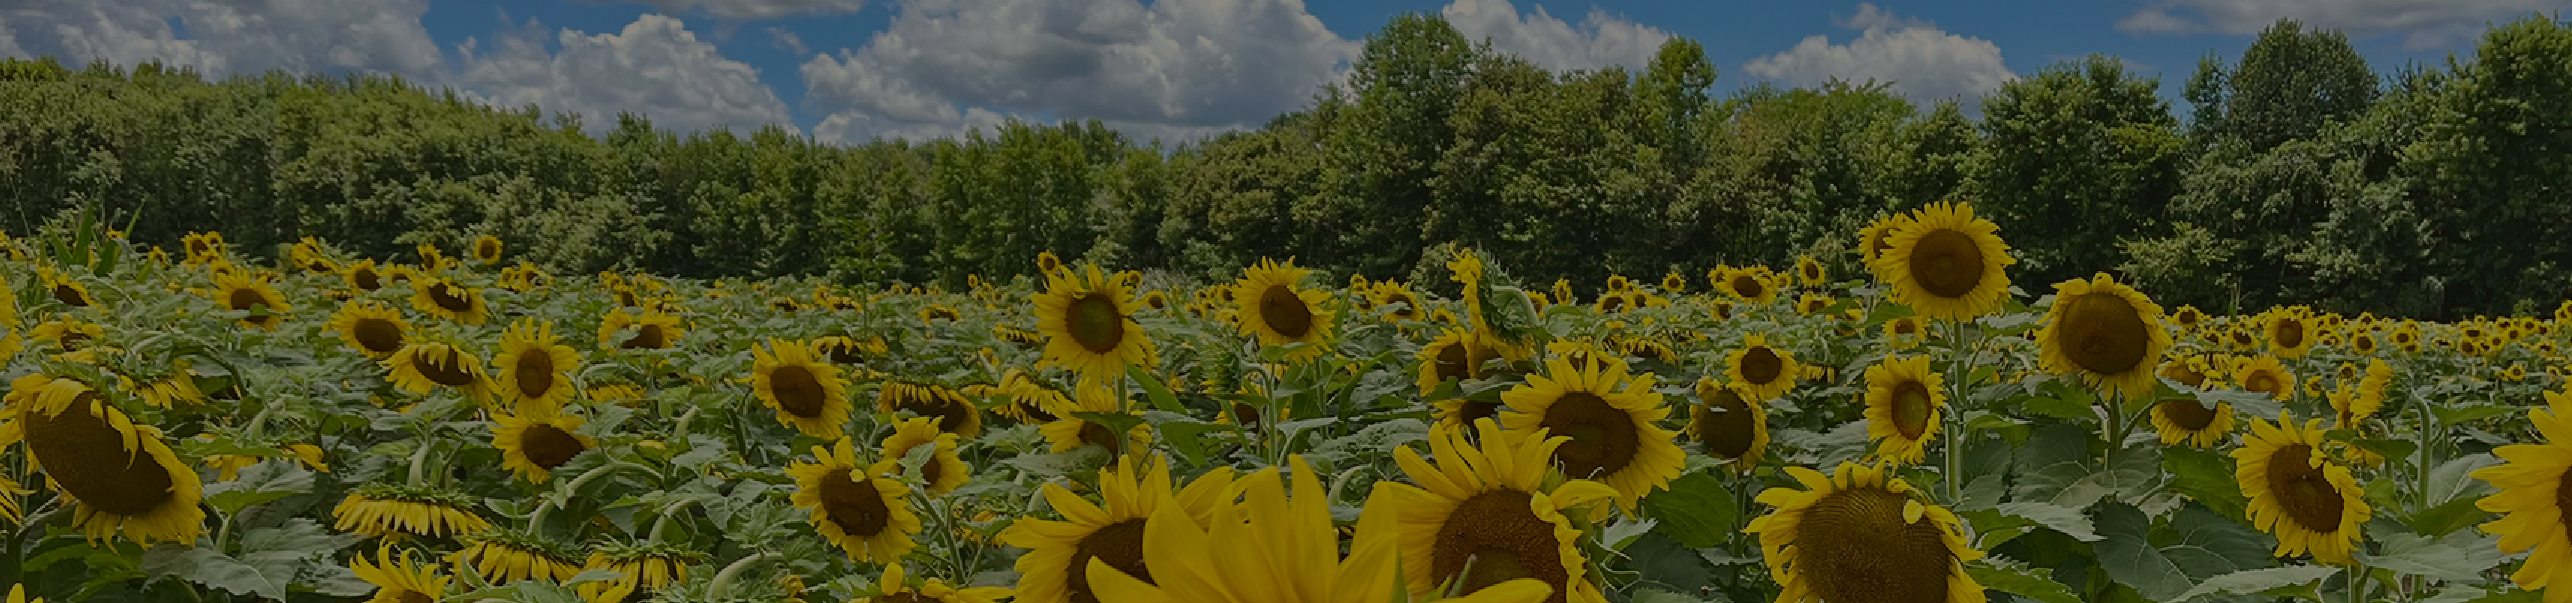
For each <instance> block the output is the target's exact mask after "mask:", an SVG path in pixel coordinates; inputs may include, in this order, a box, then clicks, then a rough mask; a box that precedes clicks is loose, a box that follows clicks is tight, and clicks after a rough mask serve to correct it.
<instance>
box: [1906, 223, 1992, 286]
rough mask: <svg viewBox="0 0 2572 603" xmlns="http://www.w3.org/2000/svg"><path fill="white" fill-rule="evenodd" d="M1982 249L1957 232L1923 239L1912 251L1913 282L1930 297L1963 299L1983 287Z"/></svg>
mask: <svg viewBox="0 0 2572 603" xmlns="http://www.w3.org/2000/svg"><path fill="white" fill-rule="evenodd" d="M1983 261H1984V260H1983V248H1982V246H1981V245H1976V244H1974V238H1973V237H1972V236H1970V235H1967V234H1965V233H1963V232H1959V231H1956V230H1954V229H1944V228H1942V229H1938V230H1934V231H1930V232H1929V234H1925V235H1921V236H1920V242H1918V243H1915V244H1913V246H1912V248H1911V280H1912V281H1913V282H1917V283H1920V288H1921V289H1922V290H1925V291H1928V292H1929V294H1930V295H1935V296H1938V297H1945V298H1957V297H1964V296H1965V294H1967V293H1972V292H1973V291H1974V287H1975V286H1978V285H1981V284H1982V283H1983V271H1984V270H1985V269H1986V266H1984V265H1983Z"/></svg>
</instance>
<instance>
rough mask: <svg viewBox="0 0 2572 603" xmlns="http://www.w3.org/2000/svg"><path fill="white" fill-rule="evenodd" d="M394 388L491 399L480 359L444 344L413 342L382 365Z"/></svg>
mask: <svg viewBox="0 0 2572 603" xmlns="http://www.w3.org/2000/svg"><path fill="white" fill-rule="evenodd" d="M381 363H382V364H383V365H384V369H385V370H386V371H390V374H389V375H387V376H386V379H387V380H389V381H392V382H393V386H394V387H399V388H402V391H407V392H411V393H414V394H426V393H429V392H430V391H431V390H435V389H437V388H438V386H446V387H451V388H455V390H456V391H458V392H462V393H463V394H464V395H466V396H468V397H471V398H473V399H474V400H488V399H490V397H491V376H490V375H489V374H488V373H485V372H483V369H482V358H481V357H478V356H475V355H473V353H472V352H468V351H465V350H464V349H463V348H459V347H456V345H455V344H452V343H447V342H444V341H430V340H422V339H413V340H412V341H411V342H410V343H407V344H403V346H402V349H401V350H399V351H395V352H393V355H392V356H391V357H387V358H385V359H384V360H383V361H382V362H381Z"/></svg>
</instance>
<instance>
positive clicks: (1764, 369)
mask: <svg viewBox="0 0 2572 603" xmlns="http://www.w3.org/2000/svg"><path fill="white" fill-rule="evenodd" d="M1785 374H1786V360H1785V359H1783V358H1779V357H1778V356H1777V350H1773V349H1769V347H1768V346H1758V347H1753V348H1751V349H1749V350H1747V351H1744V352H1742V353H1741V379H1742V380H1743V381H1748V382H1751V383H1755V384H1768V383H1775V382H1776V381H1777V378H1778V377H1781V376H1784V375H1785Z"/></svg>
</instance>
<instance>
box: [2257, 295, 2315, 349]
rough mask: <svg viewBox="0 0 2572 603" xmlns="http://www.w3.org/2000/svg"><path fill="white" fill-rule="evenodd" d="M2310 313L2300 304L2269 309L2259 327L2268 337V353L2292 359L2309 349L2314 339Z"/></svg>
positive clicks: (2309, 310)
mask: <svg viewBox="0 0 2572 603" xmlns="http://www.w3.org/2000/svg"><path fill="white" fill-rule="evenodd" d="M2311 313H2312V310H2311V309H2308V308H2304V307H2302V306H2297V307H2293V308H2277V309H2274V310H2270V311H2269V312H2268V318H2267V320H2266V321H2264V324H2262V325H2261V327H2260V330H2261V332H2262V334H2264V335H2266V336H2267V339H2268V353H2269V354H2272V355H2275V356H2277V357H2279V358H2286V359H2290V360H2292V359H2296V358H2303V357H2304V353H2305V352H2308V351H2311V350H2312V349H2313V342H2314V340H2315V338H2314V337H2313V331H2314V329H2313V319H2312V316H2311Z"/></svg>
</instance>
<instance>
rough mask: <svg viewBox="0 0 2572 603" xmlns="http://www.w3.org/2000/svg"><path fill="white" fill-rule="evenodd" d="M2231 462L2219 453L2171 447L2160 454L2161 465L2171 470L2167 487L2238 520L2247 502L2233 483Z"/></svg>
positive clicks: (2238, 487)
mask: <svg viewBox="0 0 2572 603" xmlns="http://www.w3.org/2000/svg"><path fill="white" fill-rule="evenodd" d="M2231 461H2232V459H2230V458H2228V457H2225V456H2224V455H2221V454H2216V453H2213V452H2208V451H2204V450H2198V449H2195V448H2187V447H2180V446H2172V447H2168V448H2164V449H2162V451H2161V466H2162V467H2163V468H2164V469H2168V470H2169V471H2170V475H2171V480H2170V487H2171V489H2173V490H2177V491H2179V493H2180V494H2185V495H2187V496H2188V497H2189V498H2191V499H2195V500H2196V501H2197V502H2198V503H2199V504H2203V505H2206V508H2207V509H2210V510H2213V511H2214V512H2216V513H2219V514H2222V515H2223V516H2224V517H2227V518H2231V519H2234V520H2239V519H2241V518H2242V516H2243V509H2244V508H2245V507H2247V506H2248V505H2249V504H2250V499H2249V498H2248V497H2245V496H2243V495H2242V487H2241V484H2240V483H2238V482H2235V481H2234V480H2233V465H2232V462H2231Z"/></svg>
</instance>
